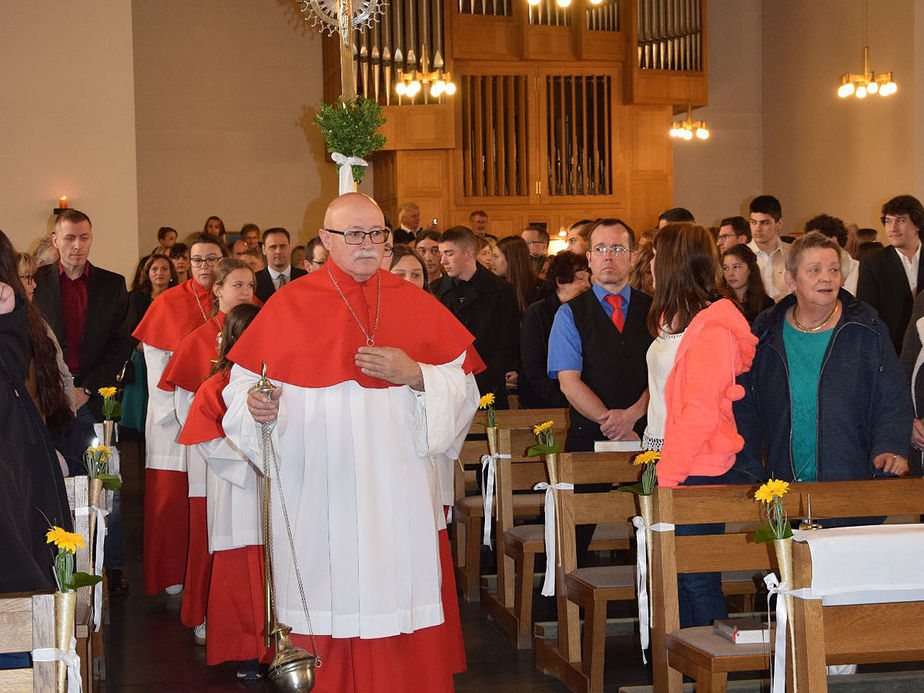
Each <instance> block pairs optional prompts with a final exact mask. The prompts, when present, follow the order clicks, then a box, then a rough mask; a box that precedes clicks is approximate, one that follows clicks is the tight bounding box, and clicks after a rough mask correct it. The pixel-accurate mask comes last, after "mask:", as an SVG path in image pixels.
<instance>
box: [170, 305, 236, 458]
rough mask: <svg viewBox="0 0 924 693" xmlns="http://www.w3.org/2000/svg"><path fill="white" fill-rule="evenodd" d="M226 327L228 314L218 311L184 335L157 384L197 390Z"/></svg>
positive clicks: (204, 377) (212, 360) (215, 354)
mask: <svg viewBox="0 0 924 693" xmlns="http://www.w3.org/2000/svg"><path fill="white" fill-rule="evenodd" d="M224 326H225V314H224V313H222V312H219V313H218V314H217V315H215V317H213V318H212V319H211V320H209V321H208V322H207V323H205V324H204V325H200V326H199V327H197V328H196V329H194V330H193V331H192V332H190V333H189V334H187V335H186V336H185V337H183V339H181V340H180V343H179V344H177V346H176V349H175V350H174V352H173V356H171V357H170V361H169V362H168V363H167V367H166V368H165V369H164V374H163V375H162V376H161V377H160V382H159V383H158V384H157V387H159V388H160V389H161V390H166V391H167V392H173V391H174V390H176V388H178V387H180V388H182V389H184V390H186V391H187V392H195V391H196V390H198V389H199V385H201V384H202V381H203V380H205V379H206V378H207V377H209V371H211V370H212V363H213V362H214V360H215V359H216V358H218V333H219V332H221V331H222V329H224ZM180 442H182V441H180Z"/></svg>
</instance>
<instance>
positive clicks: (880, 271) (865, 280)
mask: <svg viewBox="0 0 924 693" xmlns="http://www.w3.org/2000/svg"><path fill="white" fill-rule="evenodd" d="M882 224H883V226H884V227H885V232H886V237H887V238H888V240H889V247H888V248H883V249H882V250H877V251H876V252H874V253H873V254H872V255H870V256H868V257H867V258H866V259H864V260H863V261H862V262H861V263H860V277H859V279H858V281H857V298H858V299H860V300H861V301H864V302H866V303H868V304H870V305H871V306H872V307H873V308H875V309H876V310H877V311H878V312H879V317H880V318H882V321H883V322H884V323H885V324H886V326H887V327H888V328H889V336H890V337H891V338H892V344H894V345H895V351H896V352H897V353H900V352H901V349H902V339H903V338H904V336H905V328H906V327H907V326H908V321H909V319H910V318H911V308H912V306H913V305H914V297H915V296H916V295H917V293H918V290H919V289H920V288H921V287H922V286H924V266H922V265H921V230H922V229H924V206H922V205H921V203H920V202H919V201H918V200H917V198H915V197H912V196H911V195H899V196H898V197H893V198H892V199H891V200H889V201H888V202H886V203H885V204H884V205H882Z"/></svg>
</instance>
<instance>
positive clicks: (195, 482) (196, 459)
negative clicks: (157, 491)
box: [161, 385, 205, 498]
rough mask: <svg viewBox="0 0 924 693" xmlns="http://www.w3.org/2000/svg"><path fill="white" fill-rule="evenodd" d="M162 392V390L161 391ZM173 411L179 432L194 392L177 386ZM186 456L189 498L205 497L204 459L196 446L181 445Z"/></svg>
mask: <svg viewBox="0 0 924 693" xmlns="http://www.w3.org/2000/svg"><path fill="white" fill-rule="evenodd" d="M161 392H163V390H161ZM172 394H173V411H174V415H175V416H176V420H177V424H178V425H179V429H178V432H177V435H178V436H179V431H180V430H182V429H183V426H185V425H186V419H187V418H188V417H189V410H190V408H192V403H193V398H194V397H195V396H196V393H195V392H190V391H189V390H184V389H183V388H182V387H180V386H179V385H177V386H175V388H174V390H173V393H172ZM180 447H181V448H183V449H184V451H185V454H186V481H187V483H188V484H189V491H188V494H189V497H190V498H204V497H205V458H204V457H203V456H202V452H201V451H200V450H199V447H198V446H197V445H181V446H180Z"/></svg>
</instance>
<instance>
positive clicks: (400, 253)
mask: <svg viewBox="0 0 924 693" xmlns="http://www.w3.org/2000/svg"><path fill="white" fill-rule="evenodd" d="M389 260H390V261H391V262H390V263H389V265H388V270H389V271H390V272H391V273H392V274H397V275H398V276H399V277H401V278H402V279H406V280H407V281H409V282H411V284H414V285H416V286H418V287H419V288H421V289H423V290H424V291H426V292H430V282H429V281H428V279H429V278H428V277H427V266H426V265H425V264H424V261H423V258H422V257H420V255H418V254H417V251H416V250H414V249H413V248H412V247H411V246H409V245H406V244H404V243H396V244H395V245H394V247H393V248H392V249H391V257H390V258H389Z"/></svg>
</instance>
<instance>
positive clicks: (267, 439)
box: [260, 422, 321, 668]
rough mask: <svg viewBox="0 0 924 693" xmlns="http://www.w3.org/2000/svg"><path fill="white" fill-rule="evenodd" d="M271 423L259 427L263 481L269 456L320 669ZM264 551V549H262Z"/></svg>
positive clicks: (271, 554)
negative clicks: (262, 459) (261, 442)
mask: <svg viewBox="0 0 924 693" xmlns="http://www.w3.org/2000/svg"><path fill="white" fill-rule="evenodd" d="M273 423H275V422H269V423H265V424H262V425H261V426H260V429H261V434H262V437H263V455H264V481H266V480H267V476H266V472H267V471H269V470H268V469H267V467H268V465H267V463H266V459H265V458H266V457H267V456H269V457H270V458H271V459H272V461H273V470H274V472H275V473H274V474H273V476H274V477H275V479H276V489H277V490H278V491H279V504H280V506H281V507H282V519H283V522H284V523H285V526H286V536H287V537H288V540H289V551H291V552H292V565H293V566H294V567H295V582H296V583H297V584H298V594H299V597H300V598H301V601H302V611H303V612H304V613H305V621H306V622H307V623H308V637H309V638H310V639H311V649H312V650H314V652H312V653H311V654H313V655H314V656H315V662H316V663H315V667H317V668H320V667H321V656H320V655H319V654H318V646H317V643H315V640H314V628H312V627H311V614H310V613H309V612H308V599H307V598H306V597H305V587H304V585H303V584H302V571H301V570H300V569H299V567H298V556H297V554H296V553H295V539H294V538H293V536H292V524H291V523H290V522H289V511H288V509H287V508H286V496H285V493H284V492H283V490H282V479H281V478H280V475H279V459H278V458H277V457H276V449H275V447H274V446H273V438H272V431H273V425H272V424H273ZM272 543H273V541H272V537H270V546H269V551H270V565H271V566H273V580H272V582H271V584H270V589H271V590H272V598H273V603H274V604H275V603H276V580H275V574H276V570H275V563H274V561H273V559H274V551H273V549H272ZM264 550H266V549H264Z"/></svg>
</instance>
